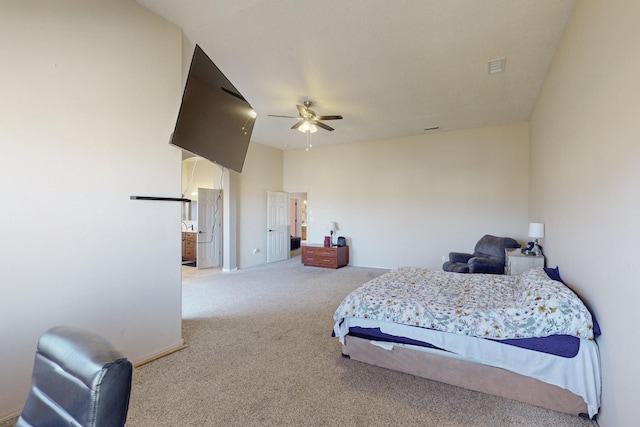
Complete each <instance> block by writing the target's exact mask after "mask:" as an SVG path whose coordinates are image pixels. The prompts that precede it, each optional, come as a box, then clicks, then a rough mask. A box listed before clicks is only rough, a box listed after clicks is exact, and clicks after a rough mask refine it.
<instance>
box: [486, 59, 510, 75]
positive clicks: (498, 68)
mask: <svg viewBox="0 0 640 427" xmlns="http://www.w3.org/2000/svg"><path fill="white" fill-rule="evenodd" d="M506 62H507V60H506V59H505V58H500V59H494V60H492V61H489V74H498V73H503V72H504V67H505V64H506Z"/></svg>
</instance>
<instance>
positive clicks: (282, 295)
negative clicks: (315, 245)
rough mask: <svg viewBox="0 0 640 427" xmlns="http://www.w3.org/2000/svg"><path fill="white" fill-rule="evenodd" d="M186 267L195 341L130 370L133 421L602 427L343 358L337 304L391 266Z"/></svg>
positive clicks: (187, 328) (187, 312) (187, 331)
mask: <svg viewBox="0 0 640 427" xmlns="http://www.w3.org/2000/svg"><path fill="white" fill-rule="evenodd" d="M183 269H185V270H184V271H185V274H184V275H183V277H184V283H183V301H184V312H183V316H184V327H183V330H184V338H185V340H186V342H187V344H188V346H189V347H188V348H186V349H185V350H182V351H180V352H177V353H174V354H172V355H169V356H167V357H165V358H162V359H160V360H157V361H155V362H152V363H150V364H147V365H145V366H142V367H140V368H138V369H136V370H135V372H134V379H133V390H132V396H131V405H130V409H129V418H128V425H129V426H133V427H137V426H154V427H155V426H174V427H175V426H263V425H273V426H276V425H278V426H280V425H291V426H390V425H394V426H413V425H416V426H417V425H420V426H591V425H595V423H594V424H592V423H591V422H590V421H587V420H583V419H580V418H578V417H573V416H569V415H565V414H561V413H557V412H553V411H549V410H545V409H541V408H536V407H533V406H529V405H525V404H521V403H518V402H514V401H510V400H507V399H502V398H498V397H494V396H489V395H486V394H483V393H478V392H473V391H469V390H465V389H461V388H457V387H453V386H449V385H446V384H442V383H438V382H435V381H429V380H425V379H422V378H417V377H413V376H411V375H406V374H401V373H398V372H393V371H390V370H386V369H382V368H377V367H374V366H369V365H366V364H363V363H360V362H356V361H352V360H349V359H346V358H343V357H341V353H340V345H339V343H338V342H337V340H336V339H335V338H331V336H330V334H331V329H332V326H333V322H332V315H333V312H334V310H335V308H336V307H337V306H338V304H339V303H340V301H341V299H342V298H343V297H344V296H345V295H346V294H347V293H348V292H349V291H350V290H352V289H354V288H355V287H357V286H358V285H360V284H362V283H364V282H366V281H367V280H370V279H372V278H373V277H376V276H378V275H380V274H382V273H384V270H379V269H371V268H357V267H345V268H342V269H339V270H328V269H320V268H314V267H303V266H302V265H301V264H300V258H299V257H296V258H293V259H291V260H289V261H284V262H280V263H274V264H270V265H267V266H261V267H256V268H249V269H244V270H240V271H235V272H231V273H223V272H220V271H219V270H211V271H208V272H207V271H199V272H198V271H196V270H195V269H193V268H190V267H183Z"/></svg>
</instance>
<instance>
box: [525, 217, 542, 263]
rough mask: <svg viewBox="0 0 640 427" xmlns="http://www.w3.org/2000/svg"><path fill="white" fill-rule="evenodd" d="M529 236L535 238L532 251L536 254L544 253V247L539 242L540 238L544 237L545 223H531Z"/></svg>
mask: <svg viewBox="0 0 640 427" xmlns="http://www.w3.org/2000/svg"><path fill="white" fill-rule="evenodd" d="M529 237H533V238H534V239H535V244H534V245H533V249H532V252H533V254H534V255H542V247H541V246H540V245H539V244H538V239H540V238H543V237H544V224H543V223H541V222H532V223H530V224H529Z"/></svg>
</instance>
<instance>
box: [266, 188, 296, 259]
mask: <svg viewBox="0 0 640 427" xmlns="http://www.w3.org/2000/svg"><path fill="white" fill-rule="evenodd" d="M290 250H291V236H290V235H289V193H283V192H279V191H268V192H267V262H268V263H269V262H275V261H283V260H285V259H289V251H290Z"/></svg>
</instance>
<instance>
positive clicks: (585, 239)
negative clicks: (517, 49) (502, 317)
mask: <svg viewBox="0 0 640 427" xmlns="http://www.w3.org/2000/svg"><path fill="white" fill-rule="evenodd" d="M638 16H640V2H638V1H636V0H626V1H624V0H618V1H607V2H604V1H583V0H579V1H578V2H577V4H576V9H575V11H574V13H573V15H572V18H571V20H570V22H569V24H568V27H567V30H566V33H565V35H564V39H563V41H562V43H561V45H560V47H559V50H558V52H557V55H556V58H555V60H554V62H553V65H552V67H551V69H550V72H549V75H548V77H547V79H546V81H545V84H544V88H543V91H542V93H541V95H540V98H539V101H538V103H537V105H536V108H535V111H534V114H533V116H532V119H531V171H532V173H531V214H532V216H535V218H536V219H537V220H540V221H542V222H545V223H546V234H547V238H546V239H545V241H546V245H545V250H546V254H547V255H548V260H549V262H550V263H551V264H552V265H558V266H559V267H560V272H561V274H562V276H563V278H564V279H565V281H567V282H568V283H569V285H570V286H572V287H573V288H574V289H575V290H576V291H577V292H578V293H579V294H581V295H582V296H583V297H584V298H585V299H586V300H587V302H588V303H589V304H590V305H591V307H592V309H593V311H594V312H595V314H596V315H597V318H598V320H599V322H600V324H601V326H602V330H603V335H602V337H601V338H600V339H599V345H600V353H601V357H602V380H603V395H602V411H601V415H600V419H599V420H600V425H602V426H630V425H637V422H638V421H637V408H636V406H637V391H636V390H637V385H638V382H640V365H639V364H638V363H637V360H638V353H639V352H640V344H638V341H637V340H636V339H635V337H634V334H633V331H634V328H635V325H636V324H637V323H638V322H637V317H636V316H637V312H638V303H639V302H640V286H638V284H639V283H640V270H639V269H638V268H637V265H638V262H637V256H636V254H635V253H634V247H635V245H636V244H637V242H638V241H640V227H639V226H638V212H639V211H640V191H639V190H638V184H639V183H640V163H639V160H638V159H640V138H639V137H638V135H639V133H638V118H639V117H640V107H639V106H640V99H639V96H640V78H638V76H640V55H638V47H639V46H640V31H639V30H638Z"/></svg>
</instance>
